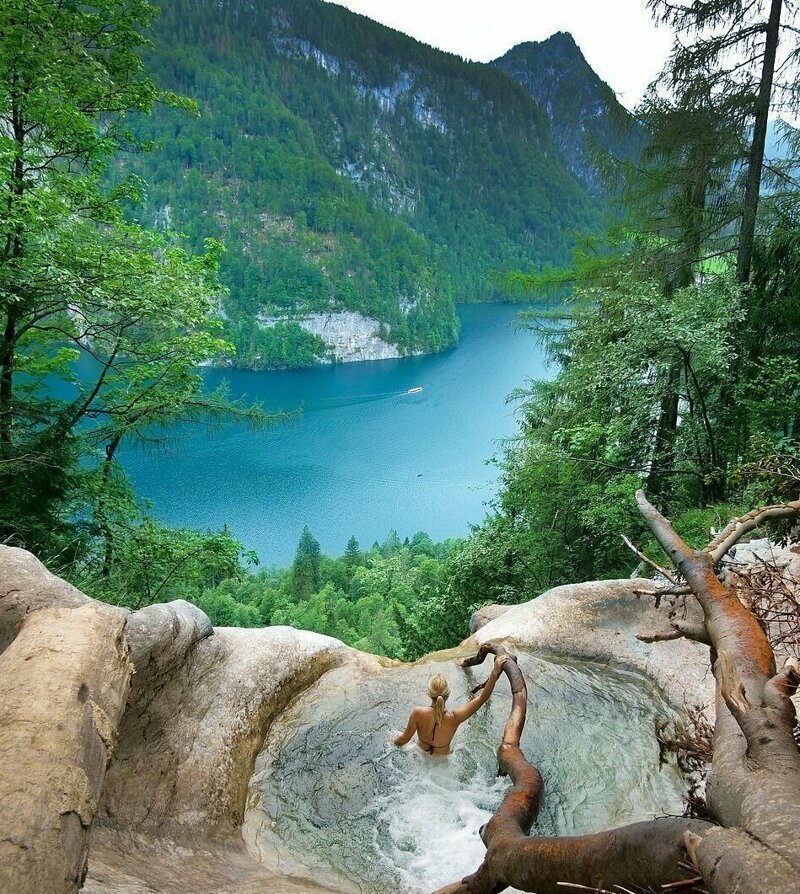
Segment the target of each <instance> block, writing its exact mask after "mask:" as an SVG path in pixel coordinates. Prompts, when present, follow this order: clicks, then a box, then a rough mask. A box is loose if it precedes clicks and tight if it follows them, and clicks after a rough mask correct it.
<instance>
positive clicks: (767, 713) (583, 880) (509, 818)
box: [435, 491, 800, 894]
mask: <svg viewBox="0 0 800 894" xmlns="http://www.w3.org/2000/svg"><path fill="white" fill-rule="evenodd" d="M637 501H638V504H639V508H640V511H641V513H642V515H643V516H644V519H645V521H646V522H647V524H648V526H649V527H650V529H651V530H652V532H653V534H654V535H655V537H656V538H657V540H658V541H659V543H660V544H661V546H662V547H663V549H664V550H665V552H666V553H667V555H669V557H670V558H671V559H672V561H673V563H674V564H675V567H676V568H677V569H678V571H679V572H680V573H681V574H682V576H683V578H684V579H685V580H686V583H687V584H688V585H689V587H690V588H691V590H692V592H693V593H694V595H695V597H696V598H697V601H698V602H699V603H700V606H701V608H702V610H703V616H704V622H703V624H702V625H701V627H699V628H697V629H695V628H692V627H690V626H688V625H685V624H683V625H681V624H680V623H679V622H676V623H675V625H674V626H675V630H676V635H682V636H688V637H691V638H692V639H696V640H697V641H699V642H703V643H706V644H708V645H710V648H711V660H712V668H713V672H714V677H715V679H716V683H717V686H716V703H717V723H716V728H715V736H714V758H713V762H712V768H711V773H710V775H709V779H708V807H709V810H710V813H711V815H712V817H713V818H714V819H715V820H716V821H717V822H718V823H719V825H713V824H711V823H706V822H703V821H701V820H690V819H681V818H678V817H665V818H662V819H655V820H652V821H650V822H646V823H634V824H632V825H629V826H625V827H623V828H620V829H612V830H610V831H606V832H599V833H597V834H595V835H582V836H577V837H558V838H529V837H528V832H529V831H530V828H531V825H532V823H533V820H534V819H535V817H536V813H537V811H538V809H539V806H540V804H541V801H542V798H543V782H542V777H541V775H540V774H539V772H538V770H537V769H536V768H535V767H533V766H532V765H531V764H529V763H528V761H527V760H526V758H525V756H524V755H523V753H522V751H521V750H520V747H519V741H520V735H521V733H522V728H523V726H524V723H525V709H526V705H527V691H526V688H525V681H524V679H523V677H522V673H521V672H520V670H519V668H518V667H517V665H516V664H515V663H514V662H512V661H507V662H506V664H505V665H504V667H503V671H504V673H505V674H506V675H507V676H508V678H509V682H510V683H511V691H512V694H513V698H512V705H511V714H510V716H509V719H508V722H507V724H506V728H505V731H504V734H503V741H502V742H501V744H500V748H499V749H498V763H499V772H500V773H507V774H508V775H509V776H510V777H511V779H512V781H513V783H514V785H513V787H512V789H511V790H510V791H509V793H508V794H507V795H506V797H505V798H504V799H503V802H502V803H501V805H500V807H499V808H498V810H497V812H496V813H495V815H494V816H493V817H492V819H490V820H489V822H488V823H487V824H486V826H484V828H483V829H482V830H481V837H482V839H483V841H484V843H485V844H486V857H485V859H484V861H483V863H482V864H481V865H480V866H479V867H478V869H477V871H476V872H475V873H473V874H472V875H470V876H467V877H466V878H464V879H462V880H461V881H459V882H455V883H454V884H452V885H448V886H446V887H444V888H440V889H439V890H438V891H437V892H435V894H497V892H500V891H502V890H503V889H504V888H506V887H509V886H513V887H515V888H518V889H520V890H522V891H536V892H537V894H564V892H568V891H569V890H570V887H572V889H573V890H579V889H580V887H581V886H583V888H584V889H585V890H589V891H597V890H599V889H602V890H606V891H608V890H612V889H613V890H614V891H619V890H628V891H631V890H638V889H642V888H648V889H652V890H659V889H661V888H662V887H663V886H672V888H673V889H674V888H675V885H676V884H679V885H680V888H681V890H688V889H689V888H690V887H691V886H692V879H693V878H696V879H697V880H698V881H702V884H703V887H704V888H705V889H706V890H708V891H709V892H711V894H732V892H734V891H735V892H736V894H800V851H798V848H797V830H798V829H800V751H799V750H798V747H797V744H796V743H795V741H794V738H793V736H792V729H793V725H794V722H795V710H794V705H793V704H792V701H791V696H792V695H793V694H794V692H795V691H796V689H797V686H798V683H800V665H798V664H797V663H796V662H795V663H794V664H792V663H787V666H786V667H785V668H784V669H783V670H782V671H781V672H779V673H776V672H775V660H774V655H773V652H772V648H771V646H770V644H769V642H768V640H767V638H766V635H765V634H764V632H763V630H762V629H761V627H760V626H759V623H758V621H757V620H756V618H755V617H754V616H753V615H752V614H751V613H750V611H749V610H748V609H747V608H746V607H745V606H744V605H743V604H742V603H741V602H740V601H739V599H738V597H737V596H736V595H735V594H734V593H733V592H732V591H731V590H729V589H728V587H727V586H725V584H723V583H722V582H721V581H720V580H719V578H718V577H717V575H716V571H715V565H716V564H718V563H719V562H720V561H721V559H722V558H723V556H724V555H725V554H726V552H727V551H728V550H729V549H730V548H731V547H732V546H733V545H734V544H735V543H736V542H737V541H738V539H739V538H741V537H742V536H743V535H744V534H746V533H748V532H749V531H751V530H754V529H755V528H756V527H757V526H758V525H759V524H761V523H763V522H764V521H765V520H767V519H774V518H787V517H796V516H797V515H800V500H798V501H795V502H794V503H790V504H786V505H784V506H770V507H766V508H764V509H762V510H755V511H754V512H751V513H749V514H748V515H746V516H744V517H743V518H741V519H735V520H734V521H733V522H731V524H730V525H728V526H727V527H726V528H725V530H724V531H723V532H722V533H721V534H720V535H719V536H718V537H717V538H715V540H714V541H712V542H711V544H709V546H708V547H707V548H706V550H705V551H699V550H694V549H691V548H690V547H689V546H687V545H686V544H685V543H684V542H683V541H682V540H681V539H680V538H679V537H678V535H677V534H676V533H675V532H674V530H673V529H672V526H671V525H670V523H669V522H668V521H667V520H666V519H665V518H664V517H663V516H662V515H661V514H660V513H659V512H657V511H656V509H655V508H654V507H653V506H652V505H651V504H650V503H649V502H648V501H647V499H646V498H645V496H644V494H643V493H642V491H639V492H638V493H637ZM488 652H494V653H496V654H508V653H507V652H506V650H505V649H504V647H502V646H494V645H492V644H490V643H486V644H484V645H483V646H481V649H480V651H479V652H478V654H477V655H476V656H475V658H472V659H468V660H467V661H465V662H463V663H464V665H465V666H467V665H475V664H479V663H480V662H482V661H483V659H484V657H485V656H486V654H487V653H488ZM576 784H577V785H579V784H580V780H576ZM692 866H693V867H696V868H697V873H695V874H693V870H690V869H687V867H692ZM681 882H682V883H683V884H680V883H681Z"/></svg>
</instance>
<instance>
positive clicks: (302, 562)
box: [292, 525, 322, 600]
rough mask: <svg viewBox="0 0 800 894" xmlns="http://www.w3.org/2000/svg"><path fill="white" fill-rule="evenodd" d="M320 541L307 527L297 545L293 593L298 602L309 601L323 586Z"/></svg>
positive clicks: (293, 569)
mask: <svg viewBox="0 0 800 894" xmlns="http://www.w3.org/2000/svg"><path fill="white" fill-rule="evenodd" d="M320 558H321V550H320V545H319V541H318V540H317V538H316V537H314V535H313V534H312V533H311V531H310V530H309V528H308V525H306V526H305V527H304V528H303V533H302V534H301V535H300V541H299V542H298V544H297V552H295V555H294V563H293V565H292V593H293V595H294V598H295V599H297V600H301V599H308V597H309V596H312V595H313V594H314V593H316V592H317V591H318V590H319V588H320V585H321V581H322V579H321V576H320Z"/></svg>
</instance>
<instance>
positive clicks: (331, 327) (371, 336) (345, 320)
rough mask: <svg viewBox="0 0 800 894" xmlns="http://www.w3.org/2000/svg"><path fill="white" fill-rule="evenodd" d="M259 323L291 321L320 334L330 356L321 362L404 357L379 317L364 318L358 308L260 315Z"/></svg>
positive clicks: (349, 361) (312, 332)
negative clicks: (385, 333)
mask: <svg viewBox="0 0 800 894" xmlns="http://www.w3.org/2000/svg"><path fill="white" fill-rule="evenodd" d="M258 322H259V324H260V325H261V326H266V327H270V326H274V325H275V324H276V323H279V322H292V323H296V324H297V325H298V326H300V327H301V328H302V329H305V331H306V332H309V333H311V335H317V336H319V337H320V338H321V339H322V340H323V341H324V342H325V345H326V347H327V349H328V357H327V358H326V360H323V361H322V362H327V363H331V362H333V361H335V362H337V363H351V362H353V361H357V360H391V359H393V358H395V357H402V356H403V355H402V354H401V353H400V351H399V350H398V348H397V345H393V344H391V343H390V342H388V341H386V340H385V339H384V338H382V337H381V332H382V327H381V322H380V320H376V319H374V318H372V317H365V316H364V315H363V314H360V313H356V312H355V311H348V310H345V311H331V312H329V313H309V314H305V315H303V316H299V317H265V316H260V317H258ZM417 353H420V352H417Z"/></svg>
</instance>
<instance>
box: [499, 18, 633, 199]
mask: <svg viewBox="0 0 800 894" xmlns="http://www.w3.org/2000/svg"><path fill="white" fill-rule="evenodd" d="M492 65H496V66H497V67H498V68H499V69H501V70H502V71H504V72H505V73H506V74H507V75H509V77H511V78H513V79H514V80H515V81H517V83H519V84H521V85H522V86H523V87H525V89H526V90H527V91H528V92H529V93H530V95H531V97H532V98H533V99H534V101H535V102H536V104H537V105H538V106H539V108H540V109H541V110H542V112H544V114H545V115H546V116H547V118H548V121H549V122H550V127H551V129H552V134H553V139H554V142H555V145H556V148H557V150H558V154H559V156H560V159H561V161H562V163H563V164H564V165H565V166H566V168H567V169H568V170H569V171H571V172H572V173H573V174H574V175H575V176H576V177H577V178H578V180H580V181H581V183H582V184H583V185H584V186H585V187H586V188H587V189H588V190H589V191H590V192H591V193H592V194H593V195H600V194H601V193H602V191H603V189H602V184H601V182H600V177H599V173H598V165H597V162H596V160H595V159H594V157H593V155H594V152H595V151H596V150H600V151H601V152H607V153H610V154H611V155H613V156H616V157H621V158H631V157H633V156H634V155H636V154H638V150H639V145H640V139H641V131H640V130H639V128H638V126H637V124H636V122H635V119H634V118H633V116H632V115H631V114H630V112H628V110H627V109H625V107H624V106H622V105H621V104H620V102H619V101H618V100H617V97H616V94H615V93H614V91H613V90H612V89H611V87H609V86H608V84H606V83H605V81H603V80H601V79H600V78H599V77H598V75H597V73H596V72H595V71H594V69H593V68H592V67H591V66H590V65H589V63H588V62H587V61H586V59H585V58H584V55H583V53H582V52H581V51H580V49H579V47H578V45H577V44H576V43H575V40H574V38H573V37H572V35H571V34H568V33H566V32H563V31H559V32H558V33H556V34H553V35H552V36H551V37H548V38H547V40H543V41H539V42H527V43H521V44H518V45H517V46H515V47H514V48H513V49H511V50H509V51H508V52H507V53H506V54H505V55H504V56H501V57H500V58H499V59H495V60H494V62H493V63H492Z"/></svg>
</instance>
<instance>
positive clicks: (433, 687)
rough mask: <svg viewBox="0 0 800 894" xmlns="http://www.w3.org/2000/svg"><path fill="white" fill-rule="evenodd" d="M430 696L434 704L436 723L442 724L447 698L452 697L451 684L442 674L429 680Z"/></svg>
mask: <svg viewBox="0 0 800 894" xmlns="http://www.w3.org/2000/svg"><path fill="white" fill-rule="evenodd" d="M428 695H429V696H430V698H431V701H432V702H433V703H434V704H433V718H434V720H435V721H436V723H441V722H442V721H443V720H444V703H445V701H446V700H447V696H448V695H450V684H449V683H448V682H447V678H446V677H443V676H442V675H441V674H436V676H435V677H431V678H430V680H428Z"/></svg>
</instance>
